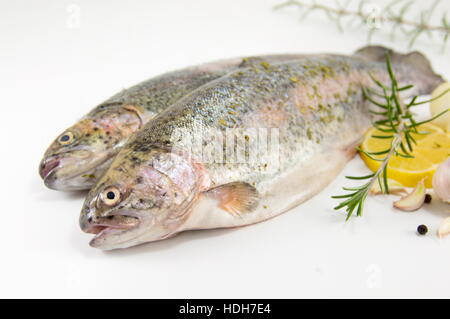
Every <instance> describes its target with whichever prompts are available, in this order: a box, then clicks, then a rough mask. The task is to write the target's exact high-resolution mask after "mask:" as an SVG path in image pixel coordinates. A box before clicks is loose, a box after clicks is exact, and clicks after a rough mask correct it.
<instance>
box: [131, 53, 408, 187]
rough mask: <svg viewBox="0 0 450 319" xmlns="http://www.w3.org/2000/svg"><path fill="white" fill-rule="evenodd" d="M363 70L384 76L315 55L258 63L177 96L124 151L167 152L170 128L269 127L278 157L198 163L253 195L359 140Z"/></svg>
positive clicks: (361, 64)
mask: <svg viewBox="0 0 450 319" xmlns="http://www.w3.org/2000/svg"><path fill="white" fill-rule="evenodd" d="M396 71H398V72H399V74H398V76H399V79H400V82H402V80H403V79H404V78H407V76H408V74H407V72H405V71H407V70H406V69H405V68H399V69H398V70H396ZM369 72H371V73H372V74H374V75H376V76H377V77H378V78H379V79H380V80H381V81H386V80H387V78H388V76H387V71H386V67H385V64H384V63H376V62H367V61H364V60H361V59H359V58H356V57H346V56H337V55H320V56H317V57H305V58H301V59H299V60H296V61H294V62H289V63H277V64H272V65H270V64H268V63H264V61H263V62H262V63H261V64H260V65H258V66H253V67H249V68H247V69H243V70H239V71H235V72H233V73H230V74H229V75H227V76H225V77H222V78H220V79H218V80H215V81H213V82H211V83H209V84H207V85H205V86H203V87H202V88H201V89H198V90H196V91H194V92H193V93H191V94H190V95H189V96H187V97H185V98H183V99H181V100H180V101H178V102H177V103H176V104H174V105H173V106H172V107H171V108H170V109H168V110H166V111H165V112H162V113H161V114H160V115H159V116H157V118H155V120H154V121H152V122H151V123H149V124H148V125H147V126H146V127H145V128H144V129H143V130H142V131H140V132H139V133H138V134H137V136H136V137H135V139H134V141H133V142H132V143H131V144H129V145H128V146H127V148H129V149H131V150H133V151H134V152H143V153H145V152H147V151H148V150H149V149H151V148H152V147H161V146H163V147H172V146H174V141H173V140H172V139H173V136H174V133H175V130H178V129H182V131H183V132H185V133H188V134H189V133H190V134H193V135H195V134H200V133H201V130H205V129H208V128H213V129H217V130H219V131H222V132H224V131H225V130H226V129H227V128H276V129H278V132H279V153H278V154H270V156H269V157H268V158H267V159H266V161H265V162H258V161H257V162H247V163H203V164H204V166H205V167H206V169H207V171H208V173H209V174H210V177H211V178H212V182H213V184H225V183H229V182H233V181H243V182H247V183H250V184H252V185H254V186H255V187H257V188H259V190H261V187H262V186H261V185H262V183H264V181H267V180H270V179H271V178H272V177H273V176H275V175H279V174H280V173H282V172H288V170H289V168H290V167H293V166H294V165H297V166H298V164H299V162H302V161H304V162H307V161H308V160H310V159H311V156H313V154H320V153H323V152H324V151H325V150H327V149H328V148H332V147H333V146H334V144H339V141H340V140H347V141H348V140H349V139H351V138H352V136H351V135H355V136H360V135H361V132H363V131H364V130H365V129H366V128H367V127H368V125H369V123H370V115H369V112H368V103H367V102H365V101H364V98H363V95H362V90H361V88H362V86H369V85H373V82H372V81H371V79H370V77H369ZM214 143H217V141H216V140H215V139H214V138H213V137H212V136H211V135H208V134H206V135H205V136H204V143H203V144H202V145H197V146H194V150H193V151H194V154H201V150H200V149H199V148H202V147H205V145H213V148H214V147H216V149H218V148H221V147H222V145H214ZM244 144H245V145H244ZM176 146H177V147H178V149H181V150H186V149H187V148H188V147H189V148H190V147H191V145H187V144H186V145H185V144H183V141H178V143H177V145H176ZM256 147H257V145H256V143H255V144H249V143H243V144H242V143H241V144H238V145H236V146H235V148H236V149H237V150H239V149H240V150H244V152H248V153H250V152H258V150H257V149H256ZM195 148H197V149H195ZM225 156H226V155H225ZM225 162H226V159H225ZM272 163H278V164H277V169H275V170H273V169H271V168H270V165H271V164H272Z"/></svg>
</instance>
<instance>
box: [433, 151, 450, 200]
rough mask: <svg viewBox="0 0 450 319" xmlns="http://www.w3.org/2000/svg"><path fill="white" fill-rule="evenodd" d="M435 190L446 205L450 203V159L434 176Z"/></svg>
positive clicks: (440, 166) (441, 165)
mask: <svg viewBox="0 0 450 319" xmlns="http://www.w3.org/2000/svg"><path fill="white" fill-rule="evenodd" d="M433 190H434V192H435V193H436V195H437V196H438V197H439V198H440V199H441V200H442V201H443V202H446V203H450V158H448V159H447V160H446V161H445V162H444V163H442V164H440V165H439V167H438V168H437V170H436V172H435V173H434V175H433Z"/></svg>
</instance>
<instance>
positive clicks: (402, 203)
mask: <svg viewBox="0 0 450 319" xmlns="http://www.w3.org/2000/svg"><path fill="white" fill-rule="evenodd" d="M426 191H427V189H426V187H425V182H424V180H421V181H420V182H419V183H418V184H417V186H416V188H414V189H413V190H412V192H411V193H409V194H408V195H406V196H404V197H402V198H401V199H399V200H398V201H395V202H394V207H395V208H398V209H400V210H403V211H405V212H413V211H415V210H418V209H419V208H420V207H422V205H423V203H424V202H425V195H426Z"/></svg>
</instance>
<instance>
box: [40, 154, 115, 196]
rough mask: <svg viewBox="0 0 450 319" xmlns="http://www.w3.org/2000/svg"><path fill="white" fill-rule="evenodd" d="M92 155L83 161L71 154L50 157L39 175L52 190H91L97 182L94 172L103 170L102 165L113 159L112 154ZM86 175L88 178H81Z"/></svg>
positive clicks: (42, 166) (44, 162)
mask: <svg viewBox="0 0 450 319" xmlns="http://www.w3.org/2000/svg"><path fill="white" fill-rule="evenodd" d="M92 154H93V153H91V154H89V156H85V157H84V158H81V159H80V158H76V157H71V156H70V154H65V155H59V156H54V157H49V158H47V159H44V160H43V161H42V163H41V165H40V167H39V175H40V176H41V178H42V179H43V180H44V184H45V185H46V186H47V187H48V188H50V189H54V190H83V189H89V188H90V187H91V186H92V183H93V182H94V181H95V179H94V178H93V177H94V176H95V175H94V174H93V172H95V171H96V170H101V167H102V165H104V164H106V163H107V162H108V161H109V160H111V159H112V158H113V154H111V152H105V153H104V154H96V156H95V157H94V156H93V155H92ZM84 175H86V178H81V177H84ZM79 177H80V178H79Z"/></svg>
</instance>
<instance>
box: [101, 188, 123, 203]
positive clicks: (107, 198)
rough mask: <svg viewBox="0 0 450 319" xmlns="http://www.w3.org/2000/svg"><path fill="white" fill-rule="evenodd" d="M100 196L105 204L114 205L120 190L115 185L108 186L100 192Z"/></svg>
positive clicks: (118, 197) (118, 198) (117, 200)
mask: <svg viewBox="0 0 450 319" xmlns="http://www.w3.org/2000/svg"><path fill="white" fill-rule="evenodd" d="M100 198H101V200H102V202H103V203H104V204H105V205H107V206H114V205H116V204H117V203H118V202H119V201H120V191H119V190H118V189H117V187H114V186H111V187H108V188H106V189H105V190H104V191H103V192H102V193H101V196H100Z"/></svg>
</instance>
